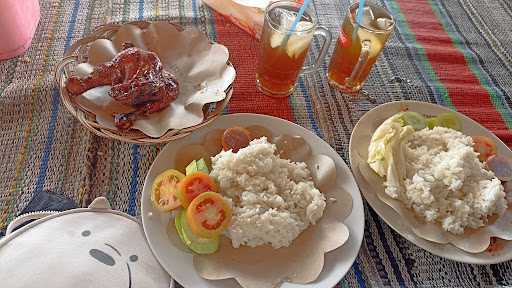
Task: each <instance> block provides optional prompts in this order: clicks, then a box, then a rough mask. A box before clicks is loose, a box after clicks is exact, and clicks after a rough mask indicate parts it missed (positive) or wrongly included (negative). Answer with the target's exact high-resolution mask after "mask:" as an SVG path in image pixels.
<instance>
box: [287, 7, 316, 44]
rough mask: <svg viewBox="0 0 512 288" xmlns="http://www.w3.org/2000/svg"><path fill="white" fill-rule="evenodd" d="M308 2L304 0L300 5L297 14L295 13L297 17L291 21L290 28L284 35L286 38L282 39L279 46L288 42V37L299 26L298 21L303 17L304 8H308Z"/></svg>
mask: <svg viewBox="0 0 512 288" xmlns="http://www.w3.org/2000/svg"><path fill="white" fill-rule="evenodd" d="M309 2H311V0H304V3H302V6H301V7H300V9H299V13H297V17H295V20H294V21H293V23H292V26H291V27H290V30H288V33H286V36H285V37H284V39H283V42H281V45H284V44H286V42H288V39H290V36H291V35H292V33H293V32H294V31H295V29H296V28H297V25H298V24H299V22H300V19H302V16H303V15H304V12H305V11H306V8H307V7H308V5H309Z"/></svg>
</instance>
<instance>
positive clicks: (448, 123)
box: [436, 112, 462, 131]
mask: <svg viewBox="0 0 512 288" xmlns="http://www.w3.org/2000/svg"><path fill="white" fill-rule="evenodd" d="M436 118H437V124H438V125H437V126H441V127H445V128H450V129H453V130H457V131H461V130H462V123H461V122H460V120H459V117H457V114H455V113H453V112H446V113H441V114H439V115H437V117H436Z"/></svg>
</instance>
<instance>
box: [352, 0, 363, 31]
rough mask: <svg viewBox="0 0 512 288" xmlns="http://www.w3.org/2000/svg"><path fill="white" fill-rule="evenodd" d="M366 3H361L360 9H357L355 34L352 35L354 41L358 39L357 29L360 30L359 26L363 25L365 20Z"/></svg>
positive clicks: (361, 0)
mask: <svg viewBox="0 0 512 288" xmlns="http://www.w3.org/2000/svg"><path fill="white" fill-rule="evenodd" d="M364 2H365V0H360V1H359V7H358V8H357V14H356V26H355V27H354V32H353V33H352V39H354V38H355V37H356V33H357V29H359V25H361V21H362V20H363V15H364Z"/></svg>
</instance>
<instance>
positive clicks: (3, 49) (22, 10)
mask: <svg viewBox="0 0 512 288" xmlns="http://www.w3.org/2000/svg"><path fill="white" fill-rule="evenodd" d="M39 17H40V13H39V2H38V0H0V60H3V59H8V58H12V57H15V56H18V55H20V54H22V53H23V52H25V50H27V48H28V47H29V46H30V44H31V43H32V37H34V32H35V31H36V28H37V24H38V23H39Z"/></svg>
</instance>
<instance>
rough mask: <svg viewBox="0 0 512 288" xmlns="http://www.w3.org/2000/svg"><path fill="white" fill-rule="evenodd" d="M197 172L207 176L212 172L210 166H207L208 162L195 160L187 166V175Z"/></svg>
mask: <svg viewBox="0 0 512 288" xmlns="http://www.w3.org/2000/svg"><path fill="white" fill-rule="evenodd" d="M196 172H203V173H206V174H210V171H209V170H208V166H207V165H206V161H204V159H203V158H201V159H199V160H197V161H196V160H194V161H192V162H190V164H188V165H187V167H186V168H185V175H190V174H192V173H196Z"/></svg>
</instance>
